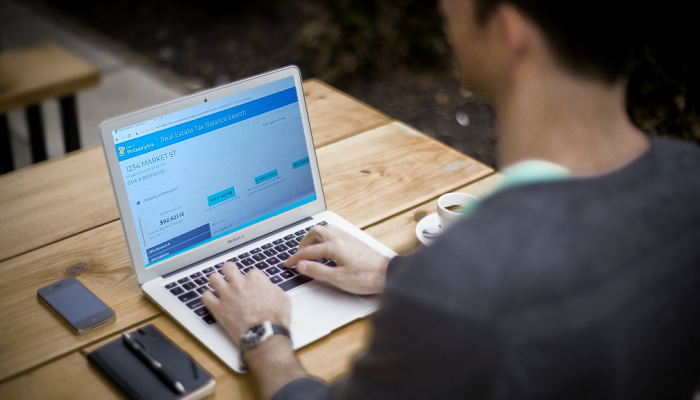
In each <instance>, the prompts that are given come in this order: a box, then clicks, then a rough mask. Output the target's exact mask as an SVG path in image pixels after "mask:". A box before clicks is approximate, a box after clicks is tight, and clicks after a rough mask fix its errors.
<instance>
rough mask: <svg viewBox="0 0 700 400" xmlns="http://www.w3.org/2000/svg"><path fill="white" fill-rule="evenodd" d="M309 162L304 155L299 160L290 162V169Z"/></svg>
mask: <svg viewBox="0 0 700 400" xmlns="http://www.w3.org/2000/svg"><path fill="white" fill-rule="evenodd" d="M308 164H309V157H304V158H302V159H301V160H296V161H294V162H293V163H292V169H297V168H299V167H303V166H304V165H308Z"/></svg>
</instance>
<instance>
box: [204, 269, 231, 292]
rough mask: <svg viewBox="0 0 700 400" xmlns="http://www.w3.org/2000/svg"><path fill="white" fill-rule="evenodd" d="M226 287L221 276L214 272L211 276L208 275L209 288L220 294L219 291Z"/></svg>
mask: <svg viewBox="0 0 700 400" xmlns="http://www.w3.org/2000/svg"><path fill="white" fill-rule="evenodd" d="M226 285H227V283H226V281H225V280H224V277H223V275H221V274H219V273H218V272H214V273H213V274H211V275H209V286H211V288H212V289H214V290H216V291H217V292H219V293H221V290H223V288H224V287H225V286H226ZM205 293H206V292H205Z"/></svg>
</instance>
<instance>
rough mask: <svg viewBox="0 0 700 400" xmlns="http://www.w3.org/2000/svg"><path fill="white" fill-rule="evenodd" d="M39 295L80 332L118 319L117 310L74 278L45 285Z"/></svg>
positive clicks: (38, 291) (69, 324)
mask: <svg viewBox="0 0 700 400" xmlns="http://www.w3.org/2000/svg"><path fill="white" fill-rule="evenodd" d="M36 294H37V296H38V297H39V301H41V302H42V303H44V304H46V305H47V306H48V307H49V309H51V311H53V312H54V313H55V314H56V315H58V316H59V317H60V318H61V319H62V320H63V321H64V322H65V323H66V324H68V326H70V327H71V329H72V330H73V332H74V333H77V334H78V335H82V334H84V333H87V332H89V331H91V330H94V329H97V328H99V327H101V326H104V325H107V324H109V323H112V322H114V320H115V314H114V311H112V309H111V308H109V307H107V305H106V304H105V303H103V302H102V300H100V299H98V298H97V296H95V295H94V294H93V293H92V292H91V291H90V290H88V288H86V287H85V286H84V285H83V284H82V283H80V281H78V280H77V279H75V278H73V277H70V278H66V279H63V280H60V281H58V282H55V283H53V284H51V285H49V286H46V287H43V288H41V289H39V290H37V291H36Z"/></svg>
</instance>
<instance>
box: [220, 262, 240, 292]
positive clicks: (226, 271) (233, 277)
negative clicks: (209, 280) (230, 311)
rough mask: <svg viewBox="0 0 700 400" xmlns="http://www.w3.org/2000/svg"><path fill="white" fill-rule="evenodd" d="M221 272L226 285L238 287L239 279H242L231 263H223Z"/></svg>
mask: <svg viewBox="0 0 700 400" xmlns="http://www.w3.org/2000/svg"><path fill="white" fill-rule="evenodd" d="M221 272H222V273H223V275H224V276H225V277H226V280H227V281H228V283H230V284H233V285H235V286H236V287H238V284H239V283H240V282H241V279H243V274H241V273H240V272H239V271H238V267H237V266H236V264H234V263H232V262H228V261H227V262H225V263H224V265H223V267H221Z"/></svg>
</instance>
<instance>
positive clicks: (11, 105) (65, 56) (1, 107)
mask: <svg viewBox="0 0 700 400" xmlns="http://www.w3.org/2000/svg"><path fill="white" fill-rule="evenodd" d="M0 71H2V73H0V114H5V113H7V112H8V111H10V110H12V109H15V108H20V107H27V106H32V105H35V104H38V103H40V102H42V101H44V100H49V99H53V98H57V97H62V96H66V95H69V94H73V93H76V92H78V91H80V90H83V89H85V88H88V87H91V86H95V85H97V84H98V83H99V82H100V71H99V70H98V69H97V68H95V67H94V66H93V65H92V64H90V63H88V62H87V61H84V60H82V59H81V58H78V57H77V56H75V55H73V54H72V53H70V52H68V51H66V50H64V49H62V48H61V47H59V46H57V45H55V44H53V43H50V42H46V43H40V44H37V45H33V46H28V47H22V48H16V49H11V50H7V51H4V52H2V53H0Z"/></svg>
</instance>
